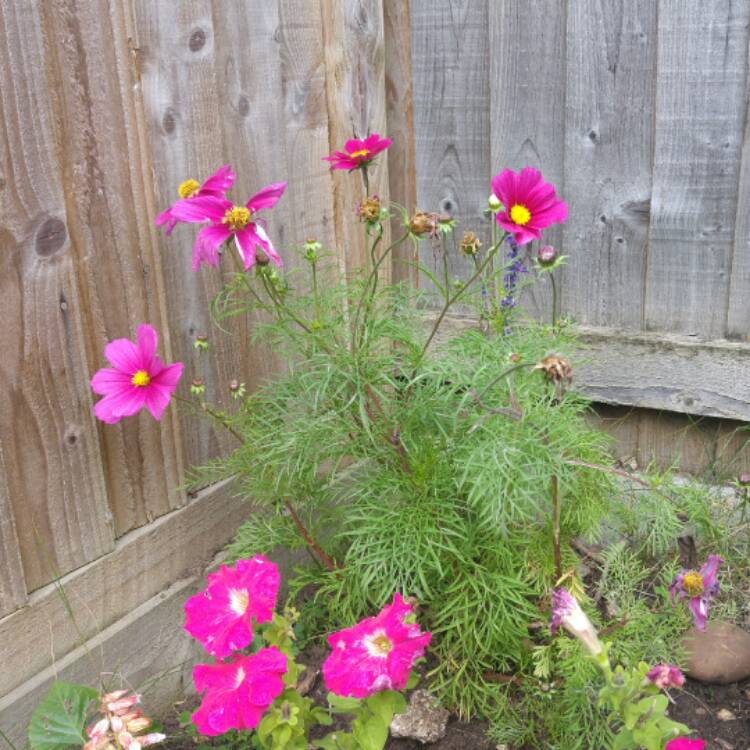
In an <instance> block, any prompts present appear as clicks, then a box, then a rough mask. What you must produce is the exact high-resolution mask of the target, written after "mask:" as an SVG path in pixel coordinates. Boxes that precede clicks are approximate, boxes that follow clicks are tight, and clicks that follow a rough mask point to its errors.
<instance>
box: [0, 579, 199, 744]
mask: <svg viewBox="0 0 750 750" xmlns="http://www.w3.org/2000/svg"><path fill="white" fill-rule="evenodd" d="M203 583H204V580H203V578H202V577H195V578H187V579H182V580H179V581H176V582H175V583H174V584H172V585H171V586H169V588H167V589H166V590H165V591H163V592H160V593H159V594H157V595H156V596H154V597H152V598H151V599H149V600H148V601H146V602H145V603H143V604H141V605H140V606H139V607H136V608H135V609H134V610H133V611H132V612H129V613H128V614H127V615H125V616H124V617H123V618H122V619H121V620H118V621H117V622H116V623H113V624H112V625H110V626H109V627H107V628H105V629H104V630H102V632H101V633H97V634H96V635H95V636H94V637H93V638H91V639H90V640H89V641H88V642H87V643H86V645H85V646H79V647H78V648H76V649H75V650H74V651H72V652H71V653H69V654H67V655H66V656H64V657H62V658H58V659H56V661H55V663H54V664H53V665H52V666H50V667H48V668H47V669H45V670H43V671H41V672H39V674H36V675H34V677H32V678H31V679H30V680H28V681H27V682H25V683H24V684H23V685H20V686H19V687H18V688H16V689H15V690H13V691H11V692H10V693H8V694H7V695H5V696H4V697H0V726H2V728H3V732H4V734H5V735H6V737H7V738H8V739H10V741H11V742H13V743H15V744H16V746H17V747H23V746H24V743H25V741H26V730H27V727H28V724H29V720H30V719H31V714H32V713H33V711H34V709H35V708H36V707H37V706H38V705H39V702H40V701H41V700H42V698H43V697H44V695H45V693H46V692H47V690H49V688H50V686H51V684H52V682H53V680H55V679H59V680H65V681H66V682H76V683H79V684H84V685H99V684H101V683H103V684H104V685H106V686H107V688H108V689H114V688H120V687H125V688H130V689H132V690H135V691H136V692H138V693H139V694H142V696H143V705H144V706H146V707H147V709H146V710H147V711H148V714H149V716H155V717H159V716H162V717H167V716H171V715H172V713H173V710H174V703H175V702H177V701H182V700H184V698H185V695H186V694H187V693H190V692H192V689H193V686H192V680H191V678H190V673H191V669H192V666H193V664H194V663H196V662H199V661H201V660H205V655H204V652H202V650H201V648H200V645H199V644H198V643H197V642H196V641H194V640H193V639H191V638H190V637H189V636H188V635H187V633H185V631H184V630H183V629H182V624H183V621H184V610H183V605H184V603H185V601H186V599H187V598H188V597H190V596H191V595H192V594H194V593H195V591H196V590H197V589H198V588H200V587H201V586H202V585H203Z"/></svg>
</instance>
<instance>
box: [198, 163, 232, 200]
mask: <svg viewBox="0 0 750 750" xmlns="http://www.w3.org/2000/svg"><path fill="white" fill-rule="evenodd" d="M236 176H237V175H236V174H235V173H234V172H233V171H232V167H231V166H230V165H229V164H224V165H223V166H221V167H219V168H218V169H217V170H216V171H215V172H214V173H213V174H212V175H210V176H209V177H207V178H206V179H205V180H204V182H203V184H202V185H201V187H200V190H199V191H198V194H199V195H213V196H216V197H218V198H223V197H224V193H226V192H227V190H229V189H230V188H231V187H232V185H234V178H235V177H236Z"/></svg>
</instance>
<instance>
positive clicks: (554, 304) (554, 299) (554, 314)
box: [549, 271, 557, 328]
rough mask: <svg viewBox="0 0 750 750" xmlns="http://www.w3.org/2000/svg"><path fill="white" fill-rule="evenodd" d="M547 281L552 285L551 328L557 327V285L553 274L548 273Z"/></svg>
mask: <svg viewBox="0 0 750 750" xmlns="http://www.w3.org/2000/svg"><path fill="white" fill-rule="evenodd" d="M549 280H550V283H551V284H552V328H555V326H556V325H557V283H556V282H555V275H554V272H552V271H550V274H549Z"/></svg>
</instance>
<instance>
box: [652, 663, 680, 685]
mask: <svg viewBox="0 0 750 750" xmlns="http://www.w3.org/2000/svg"><path fill="white" fill-rule="evenodd" d="M646 679H647V680H648V681H649V682H652V683H653V684H654V685H656V687H658V688H659V689H660V690H666V689H668V688H672V687H675V688H679V687H682V686H683V685H684V684H685V677H684V676H683V674H682V672H681V671H680V670H679V668H678V667H675V665H674V664H657V665H656V666H655V667H652V668H651V669H650V670H649V671H648V674H647V675H646Z"/></svg>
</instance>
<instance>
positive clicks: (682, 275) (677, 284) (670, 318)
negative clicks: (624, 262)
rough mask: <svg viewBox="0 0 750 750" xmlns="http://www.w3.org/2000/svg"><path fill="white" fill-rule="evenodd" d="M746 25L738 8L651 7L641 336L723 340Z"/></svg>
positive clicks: (670, 0) (728, 4)
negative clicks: (653, 43)
mask: <svg viewBox="0 0 750 750" xmlns="http://www.w3.org/2000/svg"><path fill="white" fill-rule="evenodd" d="M749 23H750V4H748V3H737V2H733V1H732V0H717V2H714V3H710V4H701V3H697V2H682V1H681V0H662V1H661V2H660V3H659V35H658V59H657V69H658V80H657V87H656V137H655V150H654V175H653V191H652V199H651V228H650V236H649V255H648V265H647V270H646V288H645V303H644V304H645V320H644V325H645V328H646V329H647V330H659V331H665V332H679V333H685V334H692V335H695V334H697V335H701V336H704V337H715V338H721V337H723V336H724V335H725V326H726V319H727V301H728V293H729V274H730V272H731V267H730V266H731V253H732V240H733V235H734V227H735V219H736V211H737V208H738V207H737V185H738V179H739V163H740V156H741V145H742V137H743V129H744V118H745V111H746V105H745V87H746V75H747V56H748V25H749ZM742 210H746V207H743V209H742Z"/></svg>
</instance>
